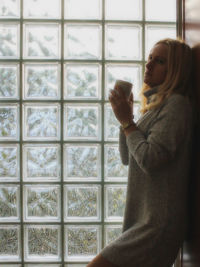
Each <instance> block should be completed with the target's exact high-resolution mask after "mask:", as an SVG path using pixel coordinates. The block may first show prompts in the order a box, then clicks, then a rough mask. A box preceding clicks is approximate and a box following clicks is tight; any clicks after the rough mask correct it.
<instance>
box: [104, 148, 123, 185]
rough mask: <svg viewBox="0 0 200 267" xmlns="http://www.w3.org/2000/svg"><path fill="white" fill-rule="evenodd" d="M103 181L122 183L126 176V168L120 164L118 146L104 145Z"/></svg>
mask: <svg viewBox="0 0 200 267" xmlns="http://www.w3.org/2000/svg"><path fill="white" fill-rule="evenodd" d="M104 160H105V163H104V166H105V179H106V180H109V181H110V180H111V181H120V180H122V181H124V180H126V179H127V176H128V168H127V166H125V165H123V164H122V163H121V159H120V154H119V149H118V145H112V146H110V145H105V159H104Z"/></svg>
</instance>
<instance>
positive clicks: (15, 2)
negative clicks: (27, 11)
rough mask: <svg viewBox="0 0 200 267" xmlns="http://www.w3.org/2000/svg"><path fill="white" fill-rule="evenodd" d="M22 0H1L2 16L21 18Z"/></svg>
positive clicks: (0, 14)
mask: <svg viewBox="0 0 200 267" xmlns="http://www.w3.org/2000/svg"><path fill="white" fill-rule="evenodd" d="M19 6H20V0H1V1H0V18H19V12H20V9H19Z"/></svg>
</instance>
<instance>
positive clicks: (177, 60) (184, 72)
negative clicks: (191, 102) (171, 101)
mask: <svg viewBox="0 0 200 267" xmlns="http://www.w3.org/2000/svg"><path fill="white" fill-rule="evenodd" d="M158 44H165V45H167V46H168V66H167V74H166V78H165V81H164V82H163V83H162V84H161V85H159V86H158V92H157V93H156V94H155V95H154V96H153V101H151V102H150V103H149V104H148V103H147V99H146V97H145V96H144V95H143V94H144V92H145V91H146V90H148V89H149V86H148V85H147V84H144V85H143V87H142V90H141V94H142V109H141V112H142V113H143V114H144V113H145V112H147V111H148V110H151V109H155V108H157V107H159V106H160V105H161V104H162V102H163V101H164V99H166V98H168V97H169V96H170V95H172V94H173V93H178V94H181V95H184V96H189V97H190V94H191V93H192V90H191V75H192V65H193V64H192V49H191V48H190V47H189V45H187V44H186V43H185V42H184V41H183V40H178V39H177V40H174V39H169V38H167V39H163V40H160V41H159V42H157V43H156V44H155V45H158Z"/></svg>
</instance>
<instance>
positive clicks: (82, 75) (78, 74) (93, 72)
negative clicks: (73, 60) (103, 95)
mask: <svg viewBox="0 0 200 267" xmlns="http://www.w3.org/2000/svg"><path fill="white" fill-rule="evenodd" d="M100 81H101V77H100V65H97V64H93V65H89V64H85V65H77V64H73V65H72V64H70V65H66V66H65V99H97V98H99V97H100V86H101V82H100Z"/></svg>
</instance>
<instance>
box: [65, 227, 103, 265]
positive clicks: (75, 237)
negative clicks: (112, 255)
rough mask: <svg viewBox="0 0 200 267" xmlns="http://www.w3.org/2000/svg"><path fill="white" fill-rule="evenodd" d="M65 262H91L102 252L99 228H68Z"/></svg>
mask: <svg viewBox="0 0 200 267" xmlns="http://www.w3.org/2000/svg"><path fill="white" fill-rule="evenodd" d="M65 230H66V233H65V244H66V245H65V260H68V261H89V260H91V259H93V257H94V256H96V255H97V254H98V253H99V252H100V248H101V235H100V227H99V226H93V225H90V226H82V225H79V226H70V225H69V226H66V228H65Z"/></svg>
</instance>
